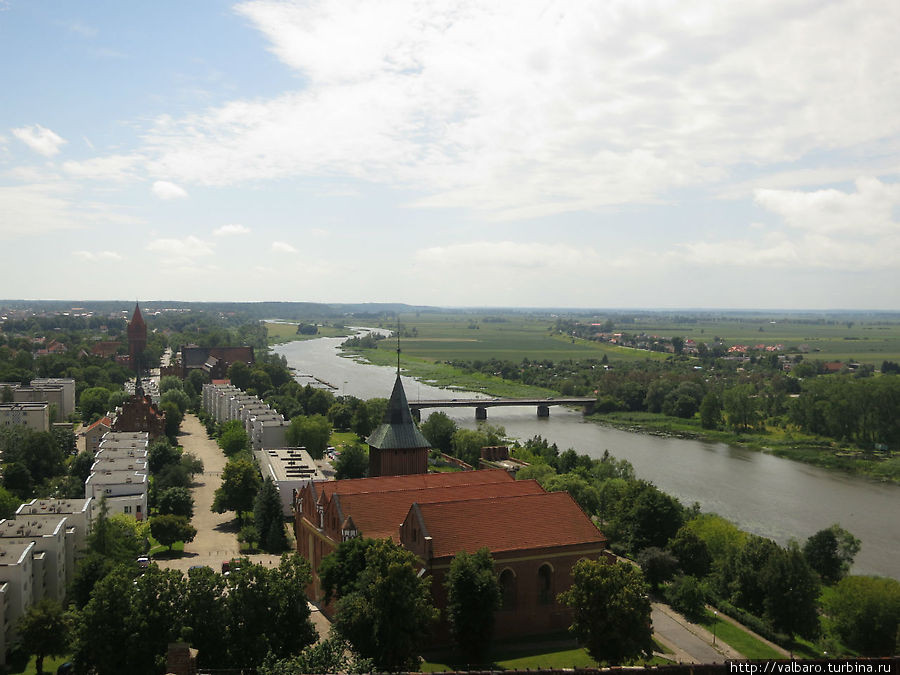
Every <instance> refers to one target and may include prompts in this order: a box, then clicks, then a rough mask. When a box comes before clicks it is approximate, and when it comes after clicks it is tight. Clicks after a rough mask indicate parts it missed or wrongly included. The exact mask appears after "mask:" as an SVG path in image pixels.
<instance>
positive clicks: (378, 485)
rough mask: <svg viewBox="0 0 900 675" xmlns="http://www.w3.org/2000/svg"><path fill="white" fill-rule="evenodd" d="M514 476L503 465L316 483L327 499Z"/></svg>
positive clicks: (486, 481)
mask: <svg viewBox="0 0 900 675" xmlns="http://www.w3.org/2000/svg"><path fill="white" fill-rule="evenodd" d="M514 480H515V479H514V478H513V477H512V476H510V475H509V474H508V473H507V472H506V471H503V470H502V469H487V470H484V471H455V472H450V473H417V474H412V475H409V476H378V477H377V478H354V479H351V480H335V481H327V482H322V483H317V484H316V486H317V487H318V488H319V489H320V490H321V494H322V495H323V496H324V497H325V498H326V499H328V498H329V497H331V495H333V494H335V493H337V494H341V495H347V494H357V493H361V492H391V491H394V490H413V489H423V488H430V487H446V486H448V485H476V484H477V485H483V484H485V483H504V482H507V481H509V482H512V481H514Z"/></svg>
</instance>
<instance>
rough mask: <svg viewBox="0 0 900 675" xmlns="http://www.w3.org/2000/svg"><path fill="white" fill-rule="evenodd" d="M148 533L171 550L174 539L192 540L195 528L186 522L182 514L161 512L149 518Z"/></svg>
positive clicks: (195, 533)
mask: <svg viewBox="0 0 900 675" xmlns="http://www.w3.org/2000/svg"><path fill="white" fill-rule="evenodd" d="M150 534H152V535H153V538H154V539H156V541H158V542H159V543H160V544H162V545H163V546H168V547H169V550H170V551H171V550H172V545H173V544H174V543H175V542H176V541H184V542H189V541H194V537H196V536H197V528H195V527H194V526H193V525H191V524H190V523H189V522H188V519H187V518H185V517H184V516H173V515H169V514H163V515H159V516H154V517H153V518H151V519H150Z"/></svg>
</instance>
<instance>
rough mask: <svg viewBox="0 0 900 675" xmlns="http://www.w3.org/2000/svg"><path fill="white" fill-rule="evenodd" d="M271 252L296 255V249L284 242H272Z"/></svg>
mask: <svg viewBox="0 0 900 675" xmlns="http://www.w3.org/2000/svg"><path fill="white" fill-rule="evenodd" d="M272 250H273V251H276V252H278V253H296V252H297V249H296V248H294V247H293V246H291V245H290V244H288V243H287V242H285V241H273V242H272Z"/></svg>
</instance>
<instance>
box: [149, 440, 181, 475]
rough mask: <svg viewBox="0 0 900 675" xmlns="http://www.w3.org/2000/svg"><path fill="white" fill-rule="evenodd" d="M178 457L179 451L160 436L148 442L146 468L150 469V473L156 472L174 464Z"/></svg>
mask: <svg viewBox="0 0 900 675" xmlns="http://www.w3.org/2000/svg"><path fill="white" fill-rule="evenodd" d="M180 458H181V451H180V450H179V449H178V448H177V447H175V446H174V445H172V444H171V443H169V441H168V440H166V439H165V438H160V439H158V440H155V441H153V443H151V444H150V449H149V450H148V451H147V468H148V469H150V473H153V474H157V473H159V472H160V471H162V469H163V467H165V466H167V465H169V464H175V463H176V462H178V460H179V459H180Z"/></svg>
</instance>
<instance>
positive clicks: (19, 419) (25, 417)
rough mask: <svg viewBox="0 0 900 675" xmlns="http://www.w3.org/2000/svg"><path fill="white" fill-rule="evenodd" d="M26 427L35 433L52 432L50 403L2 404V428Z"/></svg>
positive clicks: (0, 404) (0, 406) (0, 421)
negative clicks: (19, 425)
mask: <svg viewBox="0 0 900 675" xmlns="http://www.w3.org/2000/svg"><path fill="white" fill-rule="evenodd" d="M18 424H21V425H24V426H26V427H28V428H29V429H31V430H33V431H50V405H49V404H48V403H0V427H3V426H13V425H18Z"/></svg>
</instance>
